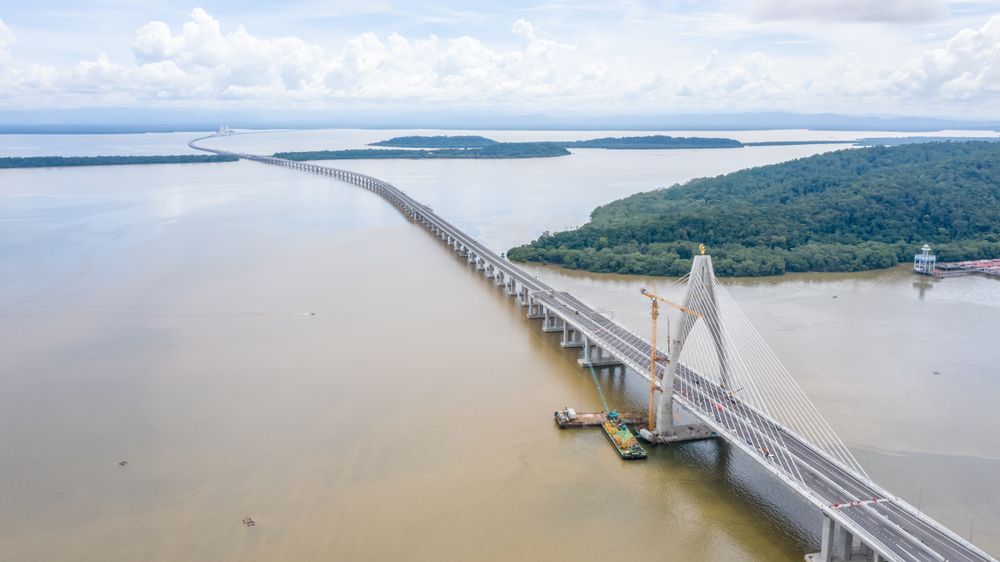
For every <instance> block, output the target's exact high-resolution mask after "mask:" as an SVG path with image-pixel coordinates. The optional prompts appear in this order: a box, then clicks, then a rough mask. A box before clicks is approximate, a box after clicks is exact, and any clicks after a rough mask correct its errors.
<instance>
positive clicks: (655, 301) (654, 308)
mask: <svg viewBox="0 0 1000 562" xmlns="http://www.w3.org/2000/svg"><path fill="white" fill-rule="evenodd" d="M653 288H654V290H655V288H656V286H655V285H654V286H653ZM639 292H640V293H642V295H643V296H644V297H646V298H648V299H649V303H650V311H649V317H650V321H651V324H652V327H651V334H650V338H649V339H650V350H649V412H648V416H649V421H648V422H647V425H648V427H649V431H651V432H654V433H655V432H656V374H657V371H656V366H657V361H658V360H659V352H658V351H657V349H656V322H657V319H658V318H659V317H660V302H664V303H666V304H668V305H670V306H672V307H674V308H676V309H677V310H680V311H681V312H683V313H685V314H690V315H692V316H695V317H698V318H701V314H699V313H697V312H695V311H693V310H691V309H689V308H687V307H686V306H683V305H679V304H677V303H675V302H674V301H672V300H670V299H666V298H663V297H661V296H660V295H657V294H656V293H653V292H650V291H647V290H646V289H639ZM668 343H669V342H668ZM667 361H668V362H669V361H670V360H669V359H667ZM663 392H673V389H672V388H671V389H667V388H664V389H663Z"/></svg>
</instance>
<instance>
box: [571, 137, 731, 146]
mask: <svg viewBox="0 0 1000 562" xmlns="http://www.w3.org/2000/svg"><path fill="white" fill-rule="evenodd" d="M559 144H561V145H562V146H564V147H566V148H606V149H610V150H663V149H671V148H741V147H742V146H743V143H741V142H740V141H738V140H734V139H725V138H711V137H671V136H667V135H648V136H644V137H606V138H601V139H590V140H581V141H569V142H561V143H559Z"/></svg>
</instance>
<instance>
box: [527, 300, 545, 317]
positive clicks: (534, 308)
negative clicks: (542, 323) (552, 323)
mask: <svg viewBox="0 0 1000 562" xmlns="http://www.w3.org/2000/svg"><path fill="white" fill-rule="evenodd" d="M545 312H546V311H545V307H544V306H542V304H541V303H540V302H537V301H535V299H533V298H531V296H530V295H529V296H528V318H529V319H530V320H535V319H538V318H545V314H544V313H545Z"/></svg>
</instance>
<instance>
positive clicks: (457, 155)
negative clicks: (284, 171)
mask: <svg viewBox="0 0 1000 562" xmlns="http://www.w3.org/2000/svg"><path fill="white" fill-rule="evenodd" d="M569 153H570V152H569V151H568V150H566V149H565V148H563V147H561V146H559V145H558V144H553V143H548V142H503V143H496V144H492V145H488V146H484V147H482V148H439V149H434V150H409V149H399V150H394V149H384V148H362V149H353V150H351V149H349V150H314V151H305V152H277V153H275V154H274V156H275V158H285V159H288V160H299V161H302V160H371V159H375V160H378V159H407V160H425V159H475V158H479V159H499V158H551V157H554V156H566V155H567V154H569Z"/></svg>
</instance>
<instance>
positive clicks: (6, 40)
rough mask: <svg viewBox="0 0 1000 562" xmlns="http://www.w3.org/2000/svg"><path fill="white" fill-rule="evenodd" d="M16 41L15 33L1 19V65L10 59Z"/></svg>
mask: <svg viewBox="0 0 1000 562" xmlns="http://www.w3.org/2000/svg"><path fill="white" fill-rule="evenodd" d="M14 41H16V38H15V37H14V32H13V31H11V30H10V28H9V27H7V26H6V25H5V24H4V23H3V20H2V19H0V63H2V62H4V61H5V60H6V59H7V58H9V57H10V47H11V45H13V44H14Z"/></svg>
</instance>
